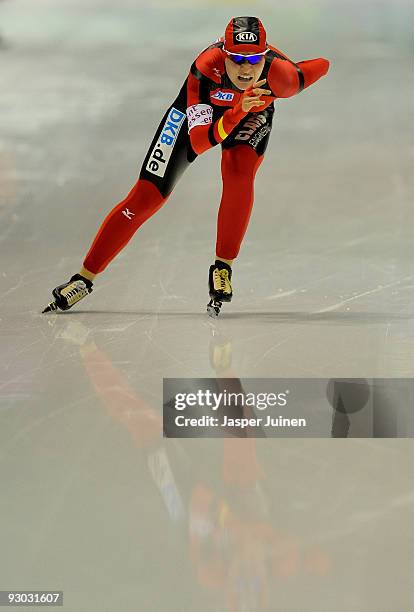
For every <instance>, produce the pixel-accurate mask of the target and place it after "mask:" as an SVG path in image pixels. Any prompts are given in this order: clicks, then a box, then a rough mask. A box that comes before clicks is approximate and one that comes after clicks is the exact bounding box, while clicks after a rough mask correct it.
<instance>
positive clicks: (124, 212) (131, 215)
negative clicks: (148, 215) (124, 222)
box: [122, 208, 135, 219]
mask: <svg viewBox="0 0 414 612" xmlns="http://www.w3.org/2000/svg"><path fill="white" fill-rule="evenodd" d="M122 214H123V215H125V216H126V217H127V218H128V219H132V217H135V213H133V212H131V211H130V210H128V208H126V209H125V210H123V211H122Z"/></svg>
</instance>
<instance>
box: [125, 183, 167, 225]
mask: <svg viewBox="0 0 414 612" xmlns="http://www.w3.org/2000/svg"><path fill="white" fill-rule="evenodd" d="M166 199H167V198H165V197H164V196H163V195H162V194H161V192H160V191H159V189H158V188H157V187H156V185H154V183H151V182H150V181H146V180H142V179H140V180H139V181H138V182H137V184H136V185H135V186H134V188H133V189H132V190H131V191H130V192H129V194H128V196H127V197H126V198H125V200H123V201H122V202H121V203H120V205H119V207H120V208H121V209H122V212H124V211H123V208H125V209H126V211H128V212H126V213H124V214H129V215H130V216H131V217H132V216H136V215H139V216H140V217H141V216H142V215H144V216H147V215H151V214H153V213H154V212H156V211H157V210H158V209H159V208H160V207H161V206H162V205H163V204H164V202H165V201H166Z"/></svg>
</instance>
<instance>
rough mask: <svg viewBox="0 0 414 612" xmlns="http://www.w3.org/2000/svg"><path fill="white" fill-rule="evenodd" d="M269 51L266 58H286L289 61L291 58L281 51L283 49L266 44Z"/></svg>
mask: <svg viewBox="0 0 414 612" xmlns="http://www.w3.org/2000/svg"><path fill="white" fill-rule="evenodd" d="M268 48H269V51H268V53H267V54H266V59H267V60H271V61H272V60H274V59H279V60H288V61H289V62H291V61H292V60H291V59H290V58H289V57H288V56H287V55H286V53H283V51H281V50H280V49H277V47H275V46H273V45H268Z"/></svg>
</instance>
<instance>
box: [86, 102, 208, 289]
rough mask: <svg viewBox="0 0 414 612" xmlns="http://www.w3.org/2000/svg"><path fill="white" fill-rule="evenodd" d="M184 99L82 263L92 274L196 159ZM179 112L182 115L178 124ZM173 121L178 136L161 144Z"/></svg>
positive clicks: (171, 110) (165, 120) (162, 125)
mask: <svg viewBox="0 0 414 612" xmlns="http://www.w3.org/2000/svg"><path fill="white" fill-rule="evenodd" d="M180 95H181V93H180ZM182 102H183V101H182V100H181V98H180V99H177V100H176V101H175V103H174V105H173V107H170V108H169V109H168V110H167V111H166V113H165V115H164V117H163V119H162V120H161V123H160V125H159V126H158V129H157V131H156V133H155V135H154V138H153V140H152V143H151V145H150V147H149V149H148V152H147V154H146V157H145V159H144V162H143V164H142V167H141V172H140V175H139V180H138V182H137V183H136V185H135V186H134V187H133V189H132V190H131V191H130V193H129V194H128V195H127V197H126V198H125V199H124V200H122V202H120V203H119V204H118V205H117V206H115V208H114V209H113V210H111V211H110V213H109V214H108V215H107V217H106V218H105V220H104V222H103V223H102V225H101V227H100V229H99V231H98V233H97V235H96V237H95V239H94V241H93V243H92V245H91V247H90V249H89V251H88V253H87V255H86V257H85V260H84V262H83V269H84V270H86V271H87V272H88V273H89V274H92V275H96V274H98V273H99V272H102V271H103V270H104V269H105V268H106V266H107V265H108V264H109V262H110V261H112V259H113V258H114V257H115V256H116V255H117V254H118V253H119V252H120V251H121V250H122V249H123V248H124V247H125V246H126V244H127V243H128V242H129V241H130V239H131V238H132V236H133V235H134V233H135V232H136V231H137V229H138V228H139V227H140V226H141V225H142V224H143V223H144V222H145V221H146V220H147V219H149V218H150V217H151V216H152V215H153V214H154V213H156V212H157V210H159V209H160V208H161V206H162V205H163V204H165V202H166V201H167V199H168V198H169V196H170V195H171V193H172V191H173V189H174V187H175V185H176V184H177V182H178V181H179V179H180V178H181V176H182V174H183V173H184V171H185V170H186V169H187V168H188V166H189V165H190V163H192V162H193V161H194V160H195V159H196V157H197V155H195V154H194V152H193V151H192V150H191V148H190V143H189V137H188V131H187V129H186V123H185V117H186V115H185V109H184V111H183V112H181V111H178V110H177V108H181V106H182ZM171 113H172V114H171ZM177 115H180V117H181V118H180V121H179V123H177V121H178V119H177ZM171 121H174V126H175V130H176V139H175V140H174V142H173V143H171V144H168V145H167V144H165V143H164V144H162V143H163V133H164V129H165V126H166V125H167V124H168V125H169V124H170V123H171ZM160 159H162V164H161V162H160ZM87 278H90V277H89V276H88V277H87ZM91 280H92V279H91Z"/></svg>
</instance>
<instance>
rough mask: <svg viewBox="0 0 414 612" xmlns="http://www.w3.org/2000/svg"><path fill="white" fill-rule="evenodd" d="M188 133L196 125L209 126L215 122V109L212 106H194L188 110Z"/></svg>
mask: <svg viewBox="0 0 414 612" xmlns="http://www.w3.org/2000/svg"><path fill="white" fill-rule="evenodd" d="M187 117H188V131H190V130H192V129H193V127H195V126H196V125H209V124H210V123H211V122H212V121H213V107H212V106H210V104H193V106H189V107H188V108H187Z"/></svg>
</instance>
